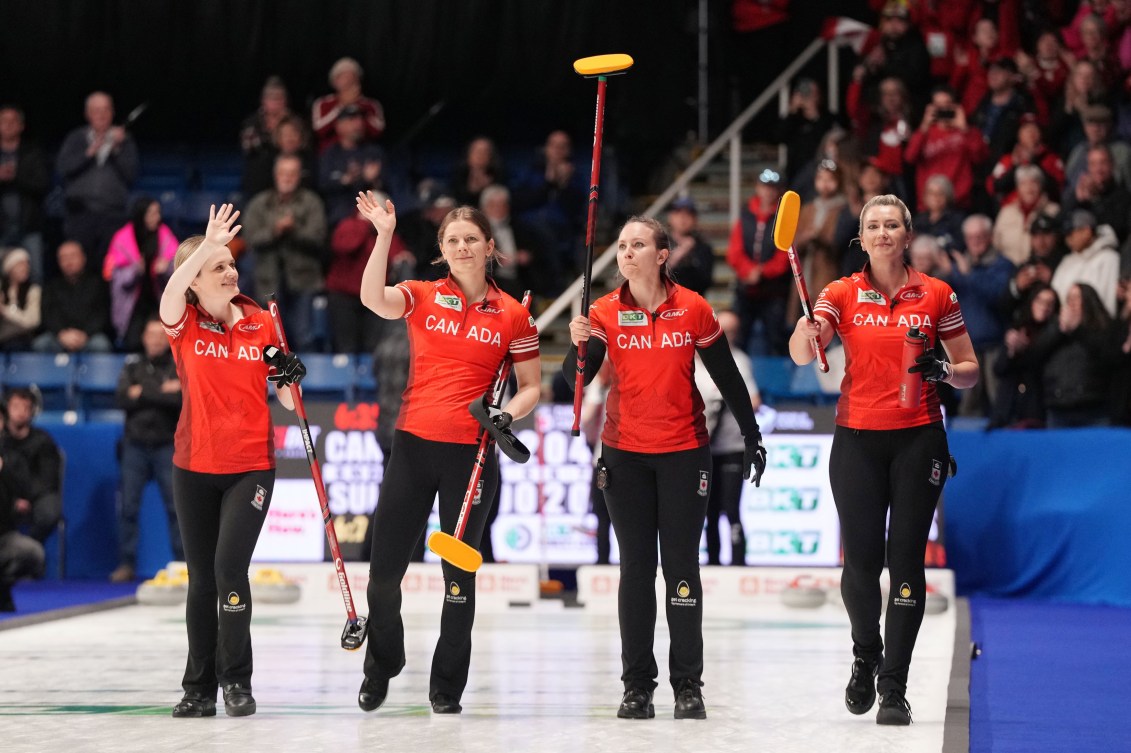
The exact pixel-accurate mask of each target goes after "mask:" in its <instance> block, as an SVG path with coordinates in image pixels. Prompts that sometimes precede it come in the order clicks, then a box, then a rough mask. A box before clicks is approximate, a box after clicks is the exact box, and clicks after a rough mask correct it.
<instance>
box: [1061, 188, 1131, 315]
mask: <svg viewBox="0 0 1131 753" xmlns="http://www.w3.org/2000/svg"><path fill="white" fill-rule="evenodd" d="M1065 231H1066V232H1067V236H1066V238H1065V241H1066V242H1067V244H1068V249H1069V251H1070V252H1071V253H1069V254H1068V255H1067V256H1065V257H1064V258H1063V259H1062V260H1061V262H1060V264H1059V265H1058V266H1057V268H1056V272H1055V273H1054V274H1053V276H1052V282H1051V285H1052V287H1053V290H1055V291H1056V294H1057V295H1058V296H1060V300H1061V301H1065V300H1067V299H1068V291H1069V290H1070V289H1071V288H1072V286H1073V285H1076V284H1086V285H1088V287H1089V288H1090V289H1091V290H1092V291H1093V292H1095V294H1096V295H1097V297H1098V298H1099V300H1100V302H1101V303H1103V306H1104V309H1105V310H1106V311H1107V313H1108V316H1115V288H1116V285H1118V283H1119V253H1118V252H1117V251H1116V248H1118V245H1117V244H1118V242H1117V241H1116V239H1115V233H1114V232H1112V229H1111V227H1109V226H1108V225H1101V224H1099V222H1098V221H1097V218H1096V216H1095V215H1094V214H1092V213H1091V212H1089V211H1087V210H1083V209H1077V210H1074V211H1073V212H1072V213H1071V214H1069V215H1068V220H1067V225H1066V226H1065Z"/></svg>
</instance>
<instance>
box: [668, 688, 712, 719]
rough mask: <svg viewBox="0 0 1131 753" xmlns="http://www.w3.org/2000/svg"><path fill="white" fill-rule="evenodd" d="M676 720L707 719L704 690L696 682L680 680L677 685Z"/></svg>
mask: <svg viewBox="0 0 1131 753" xmlns="http://www.w3.org/2000/svg"><path fill="white" fill-rule="evenodd" d="M675 718H676V719H706V718H707V707H706V706H704V705H703V688H702V686H701V685H700V684H699V683H698V682H696V681H695V680H680V681H679V684H678V685H676V689H675Z"/></svg>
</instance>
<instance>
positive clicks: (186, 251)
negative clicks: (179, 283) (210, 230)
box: [173, 235, 204, 306]
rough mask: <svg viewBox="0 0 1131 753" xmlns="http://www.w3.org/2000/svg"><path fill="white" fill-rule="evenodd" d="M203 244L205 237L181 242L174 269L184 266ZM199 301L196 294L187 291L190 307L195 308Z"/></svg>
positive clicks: (193, 237) (174, 261) (186, 295)
mask: <svg viewBox="0 0 1131 753" xmlns="http://www.w3.org/2000/svg"><path fill="white" fill-rule="evenodd" d="M201 243H204V236H203V235H190V236H189V237H188V238H185V239H184V240H183V241H181V245H179V246H177V253H176V255H174V256H173V269H178V268H179V267H180V266H181V265H182V264H184V263H185V262H186V261H188V258H189V257H190V256H192V255H193V254H194V253H196V250H197V249H198V248H200V244H201ZM198 300H199V299H198V298H197V297H196V293H194V292H192V290H191V289H190V288H186V289H185V301H187V302H188V304H189V305H190V306H195V305H196V303H197V301H198Z"/></svg>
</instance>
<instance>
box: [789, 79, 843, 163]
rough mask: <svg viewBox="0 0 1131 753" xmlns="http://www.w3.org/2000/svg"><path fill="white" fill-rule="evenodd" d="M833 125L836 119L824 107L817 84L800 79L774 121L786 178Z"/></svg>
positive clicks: (811, 153)
mask: <svg viewBox="0 0 1131 753" xmlns="http://www.w3.org/2000/svg"><path fill="white" fill-rule="evenodd" d="M834 125H836V121H835V120H834V119H833V116H832V115H830V114H829V112H828V111H827V110H825V107H824V100H823V97H822V92H821V86H820V84H818V83H817V82H816V81H814V80H813V79H811V78H803V79H800V80H799V81H798V82H797V85H796V86H794V88H793V92H792V93H791V94H790V98H789V111H788V112H787V113H786V115H785V117H783V118H781V120H780V121H779V122H778V133H777V139H776V140H777V142H778V143H779V144H785V148H786V149H785V153H786V163H785V174H786V180H787V181H792V180H793V178H794V177H796V175H797V172H798V170H799V169H800V168H801V166H802V165H804V164H805V163H806V162H808V161H809V159H810V158H811V157H812V156H813V155H814V154H815V153H816V151H817V148H818V147H819V146H820V144H821V139H822V137H824V135H825V134H826V133H828V132H829V130H830V129H831V128H832V127H833V126H834Z"/></svg>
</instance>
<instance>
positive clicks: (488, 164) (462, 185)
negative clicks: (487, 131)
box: [452, 136, 507, 207]
mask: <svg viewBox="0 0 1131 753" xmlns="http://www.w3.org/2000/svg"><path fill="white" fill-rule="evenodd" d="M506 182H507V175H506V168H505V167H504V166H503V158H502V156H501V155H500V154H499V149H498V147H496V146H495V142H494V141H492V140H491V139H489V138H487V137H486V136H478V137H476V138H474V139H472V140H471V141H470V142H469V143H468V145H467V149H466V151H464V154H463V158H462V159H460V161H459V162H458V163H456V165H455V167H454V168H453V169H452V193H453V195H454V196H455V200H456V202H458V203H459V204H466V205H468V206H473V207H477V206H479V195H480V194H481V193H483V189H484V188H486V187H487V186H490V185H493V184H496V183H498V184H503V183H506Z"/></svg>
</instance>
